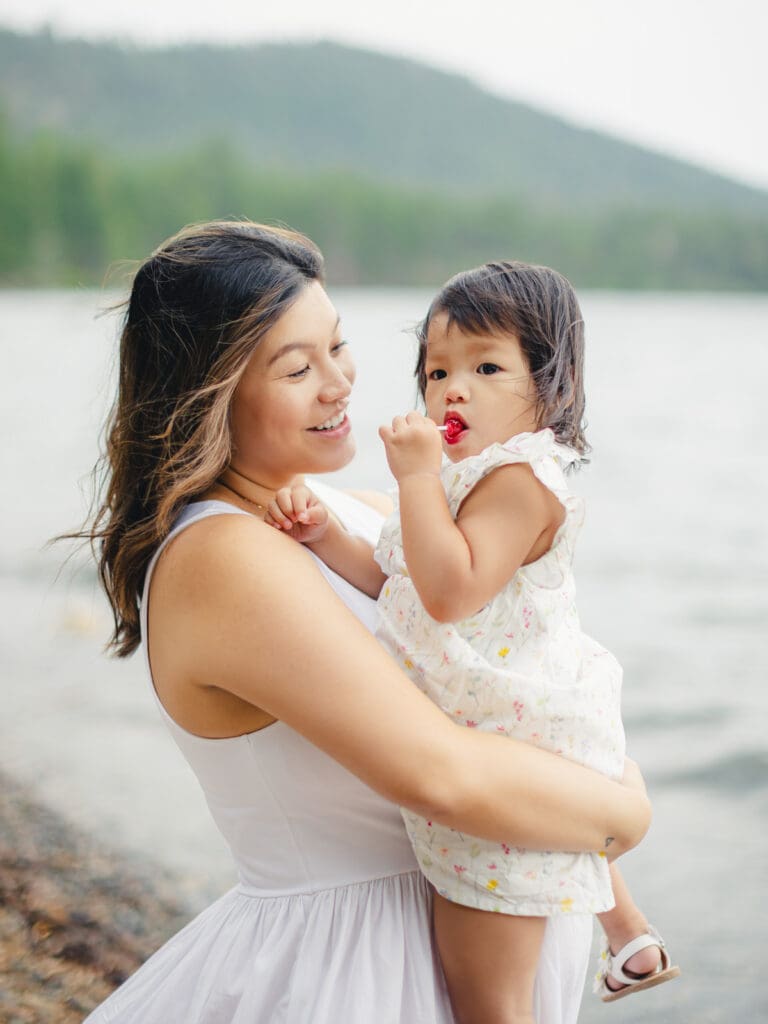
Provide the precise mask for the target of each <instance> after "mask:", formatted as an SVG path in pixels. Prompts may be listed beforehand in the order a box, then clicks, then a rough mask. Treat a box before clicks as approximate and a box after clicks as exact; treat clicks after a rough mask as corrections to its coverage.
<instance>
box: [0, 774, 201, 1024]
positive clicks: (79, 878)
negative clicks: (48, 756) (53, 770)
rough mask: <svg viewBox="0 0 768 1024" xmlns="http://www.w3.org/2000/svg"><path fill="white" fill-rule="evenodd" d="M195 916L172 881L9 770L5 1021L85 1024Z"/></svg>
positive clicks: (2, 948) (1, 880)
mask: <svg viewBox="0 0 768 1024" xmlns="http://www.w3.org/2000/svg"><path fill="white" fill-rule="evenodd" d="M190 917H191V912H190V911H189V909H188V908H187V907H185V906H184V904H183V901H182V900H181V898H180V897H179V895H178V889H177V887H176V885H175V883H174V877H173V875H172V874H171V873H170V872H168V871H167V870H164V869H162V868H158V867H157V865H155V864H153V863H151V862H149V861H147V862H143V863H142V862H137V860H136V859H135V858H131V859H128V858H126V856H125V855H124V854H120V853H117V852H115V851H113V850H109V849H107V848H106V847H105V846H104V845H101V844H99V843H96V842H94V841H93V840H92V839H90V838H89V837H88V836H86V835H85V834H84V833H82V832H79V831H78V830H76V829H74V828H72V827H71V826H70V825H69V824H67V823H65V822H64V821H63V820H62V819H61V818H59V817H58V816H57V815H56V814H54V813H53V812H51V811H50V810H48V809H47V808H45V807H43V806H41V805H40V804H38V803H35V802H34V801H33V800H31V799H30V798H29V796H28V795H27V793H26V792H25V790H24V788H23V787H22V786H20V785H19V784H18V783H17V782H15V781H14V780H13V779H11V778H9V777H8V776H7V775H4V774H0V978H2V981H0V1021H2V1024H79V1022H81V1021H82V1019H83V1018H84V1017H85V1015H86V1014H87V1013H88V1012H89V1011H90V1010H92V1009H93V1008H94V1006H96V1005H97V1004H98V1003H99V1002H100V1001H101V1000H102V999H104V998H105V997H106V996H107V995H109V993H110V992H111V991H112V990H113V989H114V988H116V987H117V986H118V985H119V984H120V983H121V982H122V981H123V980H124V979H125V978H126V977H127V976H128V975H130V974H131V973H132V972H133V971H134V970H135V969H136V968H137V967H138V966H139V964H141V963H142V962H143V961H144V960H146V959H147V957H148V956H149V955H150V954H151V953H152V952H153V951H154V950H155V949H157V947H158V946H159V945H160V944H161V943H162V942H163V941H164V940H165V939H166V938H167V937H168V936H169V935H170V934H171V933H173V932H174V931H176V930H178V928H179V927H180V926H181V925H183V924H184V923H185V922H186V921H187V920H189V918H190Z"/></svg>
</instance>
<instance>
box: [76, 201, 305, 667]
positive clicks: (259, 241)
mask: <svg viewBox="0 0 768 1024" xmlns="http://www.w3.org/2000/svg"><path fill="white" fill-rule="evenodd" d="M322 280H323V260H322V256H321V254H320V252H319V250H318V249H317V248H316V247H315V245H314V244H313V243H312V242H310V241H309V239H307V238H305V237H304V236H303V235H300V234H298V233H296V232H293V231H288V230H284V229H281V228H274V227H268V226H265V225H261V224H254V223H250V222H248V221H244V222H239V221H234V222H229V221H224V222H215V223H210V224H202V225H199V226H193V227H189V228H185V229H184V230H183V231H181V232H179V234H177V235H174V236H173V237H172V238H170V239H168V241H167V242H164V243H163V244H162V245H161V246H160V247H159V248H158V249H157V250H156V251H155V252H154V253H153V254H152V255H151V256H150V257H149V259H147V260H146V261H145V262H144V263H143V264H142V265H141V266H140V267H139V269H138V271H137V273H136V275H135V277H134V279H133V285H132V288H131V294H130V297H129V299H128V302H127V311H126V314H125V321H124V324H123V329H122V334H121V338H120V355H119V385H118V393H117V398H116V401H115V403H114V406H113V408H112V411H111V413H110V417H109V420H108V422H107V440H106V451H105V454H104V455H103V457H102V459H101V460H100V463H99V465H97V471H96V472H97V474H98V473H99V471H100V470H101V471H103V475H104V478H105V480H104V485H105V486H104V493H103V494H102V496H101V498H100V503H99V505H98V508H97V510H96V513H95V515H94V517H93V522H92V524H91V526H90V528H89V529H87V530H85V531H84V533H82V534H81V535H80V536H84V537H86V538H87V539H89V540H90V541H91V544H92V546H93V548H94V552H95V554H96V559H97V563H98V569H99V575H100V578H101V582H102V584H103V586H104V589H105V591H106V593H107V597H108V598H109V602H110V604H111V606H112V614H113V618H114V631H113V633H112V636H111V638H110V647H111V648H112V649H113V651H114V652H115V653H117V654H118V655H119V656H121V657H124V656H126V655H128V654H131V653H132V652H133V651H134V650H135V649H136V647H137V646H138V644H139V642H140V635H139V600H140V595H141V590H142V587H143V582H144V575H145V573H146V569H147V566H148V564H149V562H150V560H151V558H152V554H153V552H154V550H155V549H156V547H157V545H158V544H159V543H160V541H161V540H162V539H163V538H164V537H165V536H167V534H168V532H169V531H170V529H171V526H172V524H173V522H174V520H175V519H176V517H177V516H178V514H179V512H180V511H181V509H182V508H183V507H184V505H185V504H187V503H188V502H189V501H193V500H194V499H195V498H197V497H199V496H200V495H201V494H204V493H205V491H207V490H208V489H209V488H210V487H211V486H212V484H213V483H214V481H215V480H216V478H217V477H218V476H219V475H220V474H221V473H222V471H223V470H224V468H225V467H226V465H227V464H228V462H229V460H230V457H231V439H230V429H229V410H230V404H231V401H232V396H233V394H234V391H235V388H236V387H237V384H238V382H239V380H240V378H241V376H242V374H243V372H244V370H245V367H246V364H247V362H248V360H249V358H250V356H251V354H252V353H253V350H254V348H255V346H256V345H257V344H258V342H259V340H260V339H261V338H262V336H263V335H264V334H265V333H266V332H267V331H268V330H269V328H270V327H272V326H273V325H274V324H275V322H276V321H277V320H278V319H279V317H280V316H281V315H282V314H283V313H284V312H285V311H286V310H287V309H288V308H289V307H290V306H291V305H292V304H293V302H294V301H295V300H296V299H297V298H298V296H299V295H300V293H301V292H302V290H303V289H304V287H305V286H306V285H307V284H308V283H309V282H311V281H322Z"/></svg>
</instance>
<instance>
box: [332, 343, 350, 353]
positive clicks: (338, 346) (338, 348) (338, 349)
mask: <svg viewBox="0 0 768 1024" xmlns="http://www.w3.org/2000/svg"><path fill="white" fill-rule="evenodd" d="M348 344H349V342H348V341H339V342H337V344H335V345H334V346H333V348H332V349H331V352H333V354H334V355H336V354H337V353H338V352H341V350H342V349H343V348H345V347H346V346H347V345H348Z"/></svg>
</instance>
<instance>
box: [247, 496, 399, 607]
mask: <svg viewBox="0 0 768 1024" xmlns="http://www.w3.org/2000/svg"><path fill="white" fill-rule="evenodd" d="M264 522H265V523H267V525H268V526H274V527H276V528H277V529H278V530H283V531H285V532H286V533H290V535H291V536H292V537H293V538H295V539H296V540H298V541H300V542H301V543H302V544H306V546H307V547H308V548H310V549H311V550H312V551H314V553H315V554H316V555H317V557H318V558H320V559H321V560H322V561H323V562H325V564H326V565H327V566H328V567H329V568H331V569H333V571H334V572H337V573H338V574H339V576H343V577H344V579H345V580H347V581H348V582H349V583H351V584H352V586H354V587H357V589H358V590H362V591H363V593H365V594H368V596H369V597H374V598H376V597H378V596H379V591H380V590H381V588H382V586H383V585H384V580H385V579H386V576H385V575H384V573H383V572H382V571H381V569H380V568H379V567H378V565H377V564H376V562H375V561H374V558H373V547H372V546H371V545H370V544H369V543H368V542H367V541H366V540H363V538H362V537H353V536H352V535H351V534H349V533H347V531H346V530H345V529H344V527H343V526H342V525H341V523H339V521H338V520H337V519H336V518H335V517H334V516H331V515H329V514H328V509H327V508H326V507H325V505H323V503H322V502H321V501H320V500H319V499H318V498H317V496H316V495H314V494H313V493H312V491H310V490H309V488H307V487H305V486H304V485H303V484H302V485H300V486H297V487H284V488H283V489H282V490H280V491H278V492H277V494H276V495H275V499H274V501H271V502H270V503H269V506H268V508H267V512H266V515H265V516H264Z"/></svg>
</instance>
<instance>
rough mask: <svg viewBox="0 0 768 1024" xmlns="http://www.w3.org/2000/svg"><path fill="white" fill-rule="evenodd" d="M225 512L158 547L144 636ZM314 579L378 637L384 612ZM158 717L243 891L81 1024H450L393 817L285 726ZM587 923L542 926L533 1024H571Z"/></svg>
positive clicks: (187, 514) (202, 511)
mask: <svg viewBox="0 0 768 1024" xmlns="http://www.w3.org/2000/svg"><path fill="white" fill-rule="evenodd" d="M312 487H313V489H315V490H316V491H317V493H318V495H319V496H320V497H321V499H322V500H323V501H325V502H326V503H327V504H328V505H329V506H330V507H332V508H333V510H334V511H335V513H336V514H337V515H338V516H339V518H340V519H341V520H342V521H343V522H344V524H345V526H346V527H347V529H349V530H350V532H353V533H356V534H360V535H362V536H365V537H366V538H367V539H368V540H370V541H371V543H374V542H375V540H376V536H377V534H378V531H379V528H380V526H381V521H382V520H381V517H380V516H379V515H378V514H377V513H375V512H374V511H373V510H372V509H370V508H368V507H367V506H365V505H363V504H361V503H360V502H358V501H356V500H355V499H353V498H351V497H350V496H348V495H345V494H342V493H341V492H338V491H336V490H334V489H332V488H329V487H327V486H326V485H322V484H319V483H318V484H316V483H314V482H313V484H312ZM221 514H245V513H241V511H240V510H239V509H237V508H235V507H234V506H232V505H229V504H225V503H223V502H215V501H213V502H212V501H208V502H198V503H195V504H193V505H190V506H189V507H188V508H187V509H186V510H185V511H184V512H183V513H182V515H181V517H180V518H179V520H178V521H177V523H176V524H175V526H174V528H173V530H172V531H171V533H170V534H169V537H168V538H167V539H166V541H165V542H164V544H163V545H161V547H160V549H159V550H158V552H157V553H156V555H155V558H154V559H153V561H152V563H151V564H150V566H149V568H148V570H147V576H146V584H145V589H144V599H143V601H142V622H141V626H142V635H143V636H144V637H146V628H147V623H146V608H147V594H148V587H149V582H150V579H151V576H152V571H153V569H154V565H155V563H156V560H157V557H158V556H159V554H160V551H161V550H162V548H163V547H164V546H165V544H167V543H168V541H169V540H170V539H171V538H172V537H174V536H176V534H178V533H179V532H180V531H181V530H183V529H185V528H187V527H188V526H190V525H191V524H192V523H195V522H198V521H199V520H200V519H203V518H206V517H207V516H213V515H221ZM318 566H319V568H320V569H321V571H322V572H323V574H324V575H325V577H326V579H327V580H328V582H329V584H330V585H331V587H332V588H333V589H334V590H335V591H336V592H337V594H338V595H339V596H340V597H341V599H342V600H343V601H344V602H345V604H347V606H348V607H349V608H350V610H351V611H352V612H353V613H354V614H355V615H356V616H357V617H358V618H359V619H360V620H361V621H362V622H363V623H364V624H365V625H366V626H367V627H368V628H369V629H370V630H371V632H373V631H374V630H375V626H376V605H375V602H374V601H372V600H370V599H369V598H368V597H366V596H365V595H363V594H361V593H360V592H359V591H357V590H355V589H354V588H353V587H352V586H350V585H349V584H348V583H347V582H346V581H345V580H343V579H341V577H339V576H337V575H336V574H335V573H333V572H332V571H331V570H330V569H328V568H327V567H326V566H325V565H323V564H322V563H321V562H319V560H318ZM145 647H146V645H145ZM147 668H148V670H149V666H148V665H147ZM150 678H151V677H150ZM364 685H365V680H361V686H364ZM158 705H159V708H160V713H161V715H162V716H163V718H164V720H165V722H166V724H167V726H168V728H169V730H170V732H171V735H172V736H173V738H174V740H175V741H176V743H177V745H178V746H179V748H180V750H181V752H182V754H183V755H184V756H185V757H186V759H187V761H188V762H189V764H190V766H191V767H192V770H193V771H194V773H195V775H196V776H197V778H198V781H199V783H200V785H201V787H202V789H203V792H204V794H205V797H206V800H207V803H208V806H209V808H210V810H211V814H212V815H213V818H214V821H215V823H216V825H217V826H218V828H219V829H220V831H221V832H222V834H223V836H224V837H225V839H226V840H227V842H228V844H229V846H230V848H231V851H232V856H233V858H234V861H235V864H236V867H237V871H238V878H239V883H238V885H237V886H236V887H235V888H234V889H232V890H231V891H230V892H228V893H226V894H225V895H224V896H222V897H221V898H220V899H219V900H217V901H216V902H215V903H213V904H212V905H211V906H210V907H208V908H207V909H206V910H204V911H203V912H202V913H201V914H200V915H198V917H196V918H195V919H194V920H193V921H192V922H191V923H190V924H188V925H187V926H186V927H185V928H184V929H182V930H181V931H180V932H178V933H177V934H176V935H175V936H173V938H171V939H170V940H169V941H168V942H167V943H166V944H165V945H164V946H162V947H161V948H160V949H159V950H158V951H157V952H156V953H155V954H154V955H153V956H152V957H150V959H149V960H148V961H147V962H146V963H145V964H144V965H143V966H142V967H141V968H140V969H139V970H138V971H137V972H136V973H135V974H134V975H133V976H132V977H131V978H129V979H128V981H126V982H125V983H124V984H123V985H122V986H121V987H120V988H119V989H118V990H117V991H116V992H114V993H113V994H112V996H110V997H109V998H108V999H107V1000H106V1001H105V1002H104V1003H102V1004H101V1006H99V1007H98V1008H97V1009H96V1010H94V1011H93V1013H92V1014H91V1015H90V1016H89V1017H88V1018H87V1021H86V1024H107V1022H110V1024H453V1016H452V1014H451V1010H450V1005H449V1001H448V997H447V993H446V989H445V982H444V979H443V977H442V972H441V970H440V966H439V962H438V959H437V954H436V952H435V949H434V947H433V943H432V934H431V926H430V890H429V886H428V883H427V882H426V880H425V879H424V877H423V876H422V875H421V873H420V872H419V871H418V869H417V867H416V861H415V859H414V855H413V853H412V851H411V847H410V843H409V842H408V838H407V836H406V833H405V829H404V827H403V823H402V819H401V817H400V813H399V811H398V809H397V807H396V806H394V805H393V804H390V803H388V802H387V801H386V800H384V799H383V798H382V797H380V796H379V795H378V794H376V793H374V792H373V791H372V790H371V789H369V788H368V787H367V786H365V785H364V784H363V783H362V782H360V780H359V779H357V778H356V777H355V776H354V775H351V774H350V773H349V772H348V771H346V770H345V769H344V768H342V767H341V766H340V765H339V764H337V763H336V762H335V761H334V760H333V759H332V758H330V757H328V756H327V755H326V754H324V753H322V752H321V751H320V750H318V749H317V748H316V747H314V746H312V744H311V743H309V742H308V741H306V740H305V739H303V738H302V737H301V736H299V735H298V734H297V733H296V732H294V731H293V730H292V729H290V728H289V727H288V726H286V725H284V724H283V723H281V722H276V723H274V724H273V725H270V726H268V727H267V728H265V729H262V730H260V731H258V732H255V733H251V734H248V735H245V736H238V737H234V738H231V739H203V738H201V737H198V736H194V735H192V734H191V733H189V732H187V731H186V730H184V729H182V728H181V727H180V726H178V725H177V724H176V723H175V722H174V721H173V720H172V719H171V717H170V716H169V715H168V714H167V712H166V711H165V709H164V708H163V707H162V705H161V704H160V702H159V700H158ZM585 921H586V922H588V921H589V919H587V918H581V917H574V918H558V919H556V920H551V921H550V922H548V930H547V935H546V939H545V943H544V949H543V951H542V956H541V961H540V968H539V975H538V978H537V987H536V999H537V1017H536V1019H537V1022H538V1024H575V1021H576V1017H577V1014H578V1007H579V1003H580V1001H581V994H582V991H583V985H584V976H585V972H586V961H587V957H588V954H589V942H590V929H589V928H588V927H584V922H585ZM513 968H514V965H510V969H513Z"/></svg>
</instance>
